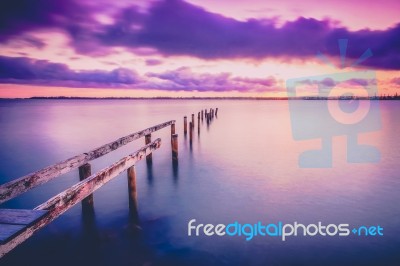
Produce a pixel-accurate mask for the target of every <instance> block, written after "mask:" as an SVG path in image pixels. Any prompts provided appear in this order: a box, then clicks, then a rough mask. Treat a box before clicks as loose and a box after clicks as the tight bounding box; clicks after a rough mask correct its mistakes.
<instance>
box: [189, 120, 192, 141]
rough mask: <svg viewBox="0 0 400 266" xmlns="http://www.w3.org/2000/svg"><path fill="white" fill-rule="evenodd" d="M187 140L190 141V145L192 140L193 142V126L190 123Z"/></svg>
mask: <svg viewBox="0 0 400 266" xmlns="http://www.w3.org/2000/svg"><path fill="white" fill-rule="evenodd" d="M189 140H190V143H192V140H193V124H192V122H190V124H189Z"/></svg>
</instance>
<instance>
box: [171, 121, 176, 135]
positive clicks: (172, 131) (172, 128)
mask: <svg viewBox="0 0 400 266" xmlns="http://www.w3.org/2000/svg"><path fill="white" fill-rule="evenodd" d="M174 134H175V124H171V137H172V135H174Z"/></svg>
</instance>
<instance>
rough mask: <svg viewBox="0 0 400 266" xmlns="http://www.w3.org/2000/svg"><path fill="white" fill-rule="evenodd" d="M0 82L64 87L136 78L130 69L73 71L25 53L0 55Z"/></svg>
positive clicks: (112, 83)
mask: <svg viewBox="0 0 400 266" xmlns="http://www.w3.org/2000/svg"><path fill="white" fill-rule="evenodd" d="M0 69H2V71H1V72H0V83H16V84H36V85H46V86H65V87H82V86H84V87H129V86H130V87H131V86H132V85H135V84H137V83H138V82H139V81H140V79H139V76H138V75H137V74H136V72H134V71H133V70H129V69H126V68H116V69H114V70H112V71H103V70H91V71H75V70H71V69H69V68H68V66H67V65H65V64H58V63H51V62H48V61H46V60H34V59H30V58H26V57H5V56H0Z"/></svg>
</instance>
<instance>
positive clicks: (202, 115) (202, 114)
mask: <svg viewBox="0 0 400 266" xmlns="http://www.w3.org/2000/svg"><path fill="white" fill-rule="evenodd" d="M203 117H204V113H203V110H201V121H203Z"/></svg>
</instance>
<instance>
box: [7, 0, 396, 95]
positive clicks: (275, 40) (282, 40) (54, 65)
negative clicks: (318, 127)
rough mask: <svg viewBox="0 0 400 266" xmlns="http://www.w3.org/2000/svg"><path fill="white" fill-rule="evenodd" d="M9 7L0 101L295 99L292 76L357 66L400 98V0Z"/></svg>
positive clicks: (23, 3) (21, 3)
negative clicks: (289, 84) (343, 49)
mask: <svg viewBox="0 0 400 266" xmlns="http://www.w3.org/2000/svg"><path fill="white" fill-rule="evenodd" d="M0 12H1V18H0V20H1V27H0V70H1V72H0V97H1V98H26V97H34V96H80V97H160V96H161V97H226V96H235V97H241V96H245V97H248V96H250V97H285V96H286V88H285V84H286V80H287V79H291V78H298V77H307V76H315V75H326V74H329V73H338V72H342V71H359V70H373V71H376V73H377V85H378V88H379V92H380V94H395V93H398V92H400V71H399V69H400V50H399V47H400V24H399V22H400V20H399V19H398V18H399V17H400V2H399V1H392V0H387V1H381V2H374V1H354V0H353V1H324V2H320V1H315V0H307V1H302V2H301V4H300V3H298V4H297V5H294V4H293V3H291V2H289V1H268V2H266V1H260V0H251V1H239V0H234V1H208V0H205V1H197V0H190V1H186V2H185V1H183V0H157V1H135V2H133V1H118V3H115V1H107V0H101V1H96V2H95V3H94V2H86V1H74V0H62V1H57V2H55V1H50V0H46V1H41V2H40V3H34V2H32V1H28V0H18V1H15V4H13V5H6V6H4V7H2V8H1V11H0ZM339 39H347V40H348V47H347V53H346V66H347V67H345V68H341V67H340V60H341V59H340V51H339V47H338V40H339ZM367 49H370V50H371V51H372V56H371V57H369V58H367V59H366V60H365V61H363V62H361V63H360V64H359V65H357V66H353V67H348V66H351V65H352V64H353V63H354V62H355V61H357V59H358V58H359V57H360V56H361V55H362V54H363V53H364V52H365V51H366V50H367ZM318 53H322V54H324V55H325V56H326V57H327V58H328V59H329V60H330V61H331V62H333V66H329V65H327V64H326V62H323V61H321V60H319V59H318V58H317V56H316V55H317V54H318ZM306 94H307V93H306Z"/></svg>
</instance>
